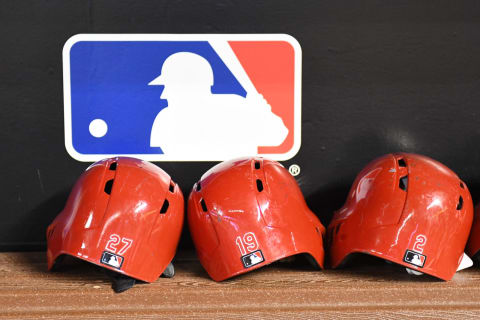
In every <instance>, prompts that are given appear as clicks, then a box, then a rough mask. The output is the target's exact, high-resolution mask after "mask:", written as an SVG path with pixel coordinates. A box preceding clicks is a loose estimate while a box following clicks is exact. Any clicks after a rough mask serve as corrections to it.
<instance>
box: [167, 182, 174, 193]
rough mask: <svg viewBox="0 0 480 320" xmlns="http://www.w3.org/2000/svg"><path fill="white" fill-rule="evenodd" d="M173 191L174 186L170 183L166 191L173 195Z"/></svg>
mask: <svg viewBox="0 0 480 320" xmlns="http://www.w3.org/2000/svg"><path fill="white" fill-rule="evenodd" d="M173 190H175V184H174V183H173V182H170V186H169V187H168V191H170V192H171V193H173Z"/></svg>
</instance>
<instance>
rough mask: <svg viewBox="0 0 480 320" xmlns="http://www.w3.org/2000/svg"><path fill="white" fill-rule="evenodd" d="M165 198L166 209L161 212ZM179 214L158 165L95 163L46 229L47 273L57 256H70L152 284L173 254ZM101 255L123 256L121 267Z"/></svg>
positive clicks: (179, 198) (178, 202) (173, 188)
mask: <svg viewBox="0 0 480 320" xmlns="http://www.w3.org/2000/svg"><path fill="white" fill-rule="evenodd" d="M112 164H113V166H112ZM115 164H116V165H115ZM115 166H116V167H115ZM112 179H113V185H112V188H111V191H110V194H108V193H107V191H108V187H107V191H106V190H105V189H106V184H107V182H108V181H109V180H112ZM165 200H167V201H168V204H169V205H168V209H167V210H166V212H165V213H161V212H160V211H161V208H162V206H163V205H164V201H165ZM183 210H184V201H183V195H182V192H181V190H180V188H179V187H178V185H176V184H175V183H174V182H173V181H172V180H171V179H170V176H169V175H168V174H167V173H165V172H164V171H163V170H162V169H160V168H158V167H157V166H155V165H153V164H151V163H148V162H145V161H142V160H138V159H133V158H111V159H105V160H102V161H99V162H96V163H94V164H93V165H91V166H90V167H89V168H88V169H87V170H86V171H85V172H84V173H83V174H82V175H81V176H80V178H79V179H78V181H77V182H76V184H75V186H74V187H73V189H72V191H71V193H70V197H69V198H68V201H67V204H66V206H65V208H64V210H63V211H62V212H61V213H60V214H59V215H58V216H57V217H56V218H55V220H54V221H53V222H52V224H51V225H50V226H49V227H48V229H47V244H48V250H47V261H48V269H51V268H52V266H53V264H54V262H55V260H56V259H57V257H58V256H59V255H61V254H68V255H71V256H74V257H77V258H80V259H83V260H86V261H89V262H91V263H94V264H97V265H99V266H102V267H105V268H108V269H111V270H114V271H117V272H120V273H123V274H126V275H128V276H130V277H133V278H136V279H140V280H143V281H147V282H153V281H155V280H156V279H157V278H158V277H159V276H160V275H161V274H162V272H163V271H164V269H165V268H166V267H167V265H168V264H169V263H170V262H171V260H172V259H173V257H174V255H175V251H176V248H177V244H178V241H179V238H180V233H181V230H182V225H183V216H184V211H183ZM130 242H131V243H130ZM129 243H130V244H129ZM105 251H107V252H111V253H115V254H117V255H119V256H121V257H123V261H121V262H122V264H121V268H120V269H117V268H114V267H111V266H109V265H108V264H105V263H102V262H101V257H102V254H103V252H105Z"/></svg>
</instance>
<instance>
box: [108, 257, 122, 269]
mask: <svg viewBox="0 0 480 320" xmlns="http://www.w3.org/2000/svg"><path fill="white" fill-rule="evenodd" d="M108 264H109V265H111V266H112V267H117V268H119V267H120V262H118V259H117V257H115V256H111V257H110V260H109V261H108Z"/></svg>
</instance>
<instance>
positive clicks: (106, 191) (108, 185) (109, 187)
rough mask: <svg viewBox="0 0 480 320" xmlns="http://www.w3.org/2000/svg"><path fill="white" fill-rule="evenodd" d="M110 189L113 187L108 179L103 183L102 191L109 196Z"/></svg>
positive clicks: (111, 180) (111, 181)
mask: <svg viewBox="0 0 480 320" xmlns="http://www.w3.org/2000/svg"><path fill="white" fill-rule="evenodd" d="M112 187H113V179H110V180H108V181H107V182H106V183H105V189H103V190H104V191H105V193H106V194H110V193H112Z"/></svg>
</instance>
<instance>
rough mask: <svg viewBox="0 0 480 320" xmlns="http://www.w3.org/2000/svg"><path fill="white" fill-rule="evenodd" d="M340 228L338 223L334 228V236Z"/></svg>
mask: <svg viewBox="0 0 480 320" xmlns="http://www.w3.org/2000/svg"><path fill="white" fill-rule="evenodd" d="M340 226H341V223H339V224H337V225H336V226H335V235H337V234H338V231H340Z"/></svg>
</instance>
